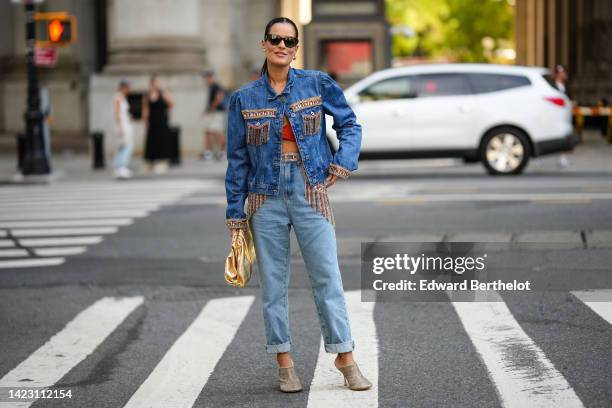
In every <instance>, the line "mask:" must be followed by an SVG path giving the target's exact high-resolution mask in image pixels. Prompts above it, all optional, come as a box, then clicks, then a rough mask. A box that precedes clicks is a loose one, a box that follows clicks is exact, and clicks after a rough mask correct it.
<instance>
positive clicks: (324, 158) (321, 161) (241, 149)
mask: <svg viewBox="0 0 612 408" xmlns="http://www.w3.org/2000/svg"><path fill="white" fill-rule="evenodd" d="M325 114H328V115H331V116H332V117H333V119H334V124H333V128H334V130H335V131H336V134H337V137H338V140H339V148H338V150H337V152H336V154H335V155H332V152H331V149H330V147H329V144H328V142H327V139H326V138H327V136H326V131H325ZM283 115H286V116H287V119H288V120H289V123H290V124H291V128H292V129H293V134H294V135H295V141H296V143H297V146H298V149H299V152H300V156H301V158H302V163H303V164H304V170H305V174H306V176H307V178H308V183H309V184H310V185H311V186H316V185H322V184H323V183H324V182H325V179H326V178H327V176H328V175H329V174H330V173H332V174H335V175H336V176H338V177H340V178H343V179H346V178H347V177H348V176H349V175H350V172H351V171H354V170H357V161H358V158H359V150H360V147H361V126H360V125H359V124H358V123H357V121H356V117H355V114H354V113H353V110H352V109H351V108H350V107H349V105H348V104H347V102H346V99H345V98H344V94H343V92H342V89H341V88H340V87H339V86H338V84H337V83H336V82H335V81H334V80H333V79H332V78H331V77H330V76H329V75H328V74H326V73H324V72H321V71H314V70H301V69H295V68H291V67H290V68H289V74H288V79H287V84H286V86H285V89H284V90H283V91H282V92H281V93H280V94H277V93H276V91H274V89H273V88H272V86H271V85H270V82H269V80H268V76H267V75H266V74H264V75H263V76H262V77H261V78H259V79H257V80H255V81H253V82H250V83H248V84H246V85H244V86H242V87H241V88H240V89H238V90H237V91H235V92H234V93H233V94H232V95H231V97H230V101H229V111H228V126H227V160H228V166H227V172H226V174H225V190H226V195H227V209H226V224H227V225H228V227H230V228H233V227H243V226H244V225H246V219H247V215H246V213H245V211H244V205H245V201H246V198H247V196H248V195H249V193H259V194H265V195H274V196H275V195H277V194H278V191H279V179H280V174H279V173H280V161H281V149H282V141H281V140H282V135H281V132H282V126H283Z"/></svg>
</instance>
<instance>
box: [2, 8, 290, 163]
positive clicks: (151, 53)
mask: <svg viewBox="0 0 612 408" xmlns="http://www.w3.org/2000/svg"><path fill="white" fill-rule="evenodd" d="M299 2H300V0H45V1H44V2H43V3H42V4H39V5H37V11H41V12H44V11H67V12H69V13H70V14H72V15H75V16H76V17H77V19H78V41H77V43H76V44H74V45H70V46H67V47H63V48H61V49H59V58H58V64H57V66H56V67H54V68H39V70H38V71H39V78H40V82H41V86H43V87H45V88H46V89H47V90H48V92H49V96H50V99H51V104H52V124H51V129H52V134H51V145H52V148H54V147H58V146H61V148H62V149H64V148H70V149H73V150H75V151H85V150H87V149H88V146H89V143H90V142H89V140H90V136H89V135H90V134H91V132H93V131H102V132H104V133H105V135H106V141H107V143H105V146H106V150H107V154H109V153H110V150H112V148H113V144H112V140H111V138H112V125H113V120H112V97H113V94H114V92H115V91H116V88H117V84H118V81H119V80H120V79H121V78H126V79H128V80H130V81H131V83H132V92H133V93H134V95H133V96H135V97H136V98H133V100H136V101H137V100H138V96H139V95H141V94H142V93H143V92H145V91H146V89H147V87H148V84H149V78H150V75H151V74H152V73H157V74H158V75H159V78H160V83H161V84H162V86H163V87H164V88H165V89H168V90H170V91H171V92H172V94H173V96H174V99H175V103H176V108H175V109H174V110H173V112H172V114H171V123H172V124H175V125H178V126H180V127H181V148H182V151H183V153H186V154H197V153H198V152H199V151H201V147H202V146H201V145H202V136H201V134H202V120H201V114H202V111H203V110H204V108H205V104H206V102H205V101H206V95H207V92H208V90H207V89H206V87H205V84H204V82H203V80H202V78H201V77H200V72H201V71H202V70H203V69H213V70H215V71H216V72H217V76H218V79H219V81H220V82H221V83H222V85H224V86H225V87H227V88H229V89H233V88H237V87H238V86H240V85H241V84H243V83H245V82H246V81H248V78H249V73H250V71H251V70H252V69H253V68H258V67H261V64H262V62H263V54H262V52H261V49H260V47H259V40H260V39H261V38H262V37H263V29H264V27H265V24H266V22H267V21H268V20H269V19H270V18H272V17H274V16H276V15H279V13H282V12H285V13H296V12H297V11H299ZM289 17H292V18H294V19H297V18H298V17H299V16H297V15H296V16H293V15H289ZM24 30H25V21H24V11H23V6H19V5H15V4H11V2H10V1H6V0H5V1H0V149H2V150H9V149H12V150H14V145H15V134H16V133H17V132H21V131H22V129H23V126H24V125H23V112H24V110H25V96H26V75H25V65H26V64H25V55H24V54H25V32H24ZM296 63H297V64H296V65H299V64H300V63H301V56H300V59H299V60H298V61H296ZM135 124H136V132H135V136H136V154H139V153H140V152H141V151H142V148H143V140H142V139H143V127H142V125H141V124H140V122H139V121H135Z"/></svg>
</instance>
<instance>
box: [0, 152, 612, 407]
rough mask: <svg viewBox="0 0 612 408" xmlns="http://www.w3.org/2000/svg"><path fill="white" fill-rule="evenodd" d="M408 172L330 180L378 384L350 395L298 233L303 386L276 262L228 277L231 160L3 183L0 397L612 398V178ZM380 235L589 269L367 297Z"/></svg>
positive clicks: (112, 400)
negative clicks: (369, 246)
mask: <svg viewBox="0 0 612 408" xmlns="http://www.w3.org/2000/svg"><path fill="white" fill-rule="evenodd" d="M547 160H548V159H547ZM575 160H576V161H579V160H581V157H580V156H578V157H575ZM586 161H587V162H588V160H586ZM402 163H403V162H393V163H387V167H388V169H387V170H388V171H387V172H386V173H385V172H384V169H385V166H386V164H385V163H370V164H367V165H364V172H363V174H356V175H355V177H354V178H351V179H349V180H348V181H346V182H338V183H337V184H336V185H335V186H334V187H332V188H331V189H330V194H331V202H332V206H333V209H334V214H335V217H336V222H337V239H338V255H339V260H340V266H341V270H342V277H343V284H344V287H345V289H346V293H347V303H348V306H349V312H350V317H351V324H352V328H353V334H354V337H355V340H356V349H355V358H356V360H357V361H358V362H359V364H360V367H361V369H362V372H364V374H366V375H367V376H368V377H369V378H370V379H371V380H372V381H373V382H374V384H375V386H374V387H373V389H371V390H369V391H365V392H351V391H349V390H347V389H345V388H343V385H342V377H341V375H340V373H339V372H337V371H334V369H333V365H332V364H333V355H330V354H325V353H324V352H323V351H322V350H321V336H320V329H319V322H318V320H317V313H316V308H315V305H314V303H313V299H312V293H311V291H310V284H309V281H308V276H307V272H306V270H305V268H304V266H303V261H302V259H301V255H300V252H299V247H298V245H297V242H296V241H295V236H294V235H292V260H291V274H292V275H291V281H290V294H289V299H290V322H291V327H292V338H293V339H294V342H295V349H294V354H293V357H294V360H295V363H296V367H297V370H298V373H299V375H300V377H301V380H302V383H303V384H304V387H305V390H304V391H303V392H301V393H297V394H283V393H280V392H278V391H277V387H278V384H277V381H278V380H277V373H276V362H275V359H274V357H273V356H272V355H267V354H266V353H265V350H264V342H265V338H264V331H263V320H262V316H261V300H260V295H259V288H258V285H257V279H256V278H257V275H256V274H258V273H259V272H258V270H257V268H255V270H254V274H255V275H254V277H253V280H252V281H251V282H250V283H249V287H248V288H245V289H233V288H230V287H229V286H228V285H227V284H226V283H225V281H224V280H223V262H224V259H225V256H226V255H227V251H228V249H229V238H228V235H227V233H226V230H225V225H224V223H223V220H224V191H223V184H222V180H221V178H220V177H218V174H219V171H217V173H216V175H213V174H211V173H208V174H207V175H206V176H205V177H194V176H193V174H181V173H179V172H176V173H170V174H167V175H164V176H158V177H155V176H152V175H137V177H135V179H133V180H130V181H127V182H113V181H111V180H108V179H105V178H102V177H96V178H95V179H87V180H84V179H79V178H78V177H74V178H66V179H63V180H60V181H57V182H55V183H52V184H51V185H48V186H40V185H6V186H2V187H0V323H1V324H2V326H1V327H2V330H0V350H1V351H0V357H1V358H0V394H1V393H2V392H4V393H5V394H6V393H7V392H8V390H9V388H14V387H50V386H52V385H53V386H54V388H56V389H64V390H71V392H72V398H70V399H50V398H40V399H38V400H37V401H35V402H32V403H24V404H23V405H16V404H14V403H8V404H5V403H0V406H33V407H124V406H127V407H145V406H146V407H153V406H159V407H175V406H176V407H178V406H197V407H200V406H201V407H235V406H245V407H246V406H248V407H300V406H313V407H314V406H322V407H329V406H334V407H340V406H351V407H358V406H365V407H374V406H381V407H432V406H436V407H497V406H511V407H514V406H516V407H526V406H540V407H548V406H550V407H566V406H567V407H570V406H571V407H574V406H588V407H609V406H612V352H611V351H610V350H611V348H610V344H611V343H610V339H611V338H612V326H611V324H612V321H611V319H612V292H610V291H609V289H612V270H611V267H610V265H611V263H610V262H609V261H610V260H612V217H611V216H610V214H611V213H612V177H610V176H612V171H610V170H609V169H607V168H603V167H594V168H589V167H588V166H587V165H586V164H581V165H582V166H584V167H581V168H578V169H575V170H573V171H557V170H556V169H555V167H554V163H553V162H552V161H550V160H549V161H547V162H546V161H545V162H544V164H541V163H540V166H543V167H540V168H538V167H537V166H534V167H533V169H532V170H531V172H528V173H527V174H525V175H524V176H522V177H518V178H516V177H512V178H497V177H495V178H492V177H488V176H485V175H484V174H483V172H482V170H481V169H480V168H478V167H475V166H470V167H458V166H455V165H452V164H451V165H446V164H445V162H429V167H427V166H424V167H418V166H414V165H413V164H407V165H406V166H402ZM410 163H413V162H410ZM66 168H69V166H68V167H66ZM374 241H380V242H388V241H394V242H425V241H427V242H453V241H470V242H495V243H498V244H503V245H506V246H507V250H506V251H505V252H504V256H508V257H514V258H512V259H514V260H516V262H517V265H518V268H522V269H521V271H522V272H523V273H525V274H527V275H528V274H529V273H530V270H531V271H532V272H533V273H537V271H540V270H542V268H543V269H546V268H548V270H549V271H553V273H554V271H555V270H556V269H555V268H565V269H566V270H571V271H573V272H574V273H575V275H574V276H579V277H580V278H579V279H576V281H575V282H573V283H571V284H570V283H568V285H567V286H568V288H567V290H558V291H552V292H545V293H537V294H526V293H517V292H509V293H499V296H500V298H499V299H498V300H499V301H497V302H448V301H447V302H376V303H372V302H360V291H359V289H360V282H361V279H360V278H361V276H360V272H361V271H360V266H361V262H360V251H361V243H362V242H374ZM551 243H553V244H551ZM543 244H549V245H552V247H551V248H548V249H546V248H542V249H539V248H540V247H538V245H543ZM521 245H522V247H521ZM520 248H522V249H523V250H520ZM525 249H527V250H525ZM529 249H531V250H529ZM530 268H531V269H530ZM574 284H575V287H574V286H572V285H574ZM586 289H593V290H595V292H592V293H591V294H593V293H595V294H597V295H599V296H600V298H598V299H597V300H598V301H593V299H591V298H589V297H588V296H589V294H588V293H586V292H584V291H585V290H586ZM0 398H3V401H8V400H7V399H6V395H4V396H2V397H0ZM3 404H4V405H3ZM30 404H31V405H30Z"/></svg>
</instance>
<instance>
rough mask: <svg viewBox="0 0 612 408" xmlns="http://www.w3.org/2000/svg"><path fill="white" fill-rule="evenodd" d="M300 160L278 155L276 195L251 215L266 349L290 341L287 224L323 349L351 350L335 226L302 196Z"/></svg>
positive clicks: (286, 348) (283, 347) (285, 347)
mask: <svg viewBox="0 0 612 408" xmlns="http://www.w3.org/2000/svg"><path fill="white" fill-rule="evenodd" d="M301 166H302V162H301V161H299V159H298V160H291V161H289V160H282V161H281V165H280V183H279V184H280V185H279V189H280V190H279V194H278V196H267V197H266V200H265V202H264V204H263V205H262V206H261V208H259V209H258V210H257V211H256V212H255V213H254V214H253V215H252V217H251V227H252V231H253V241H254V244H255V252H256V255H257V265H258V268H259V284H260V287H261V290H262V303H263V317H264V323H265V332H266V351H267V352H268V353H281V352H287V351H289V350H290V349H291V346H292V345H293V341H292V338H291V333H290V328H289V296H288V288H289V277H290V268H289V261H290V254H291V252H290V250H289V245H290V236H289V234H290V232H291V227H293V228H294V230H295V235H296V238H297V241H298V244H299V246H300V250H301V252H302V257H303V258H304V262H305V265H306V270H307V272H308V276H309V278H310V284H311V286H312V292H313V295H314V301H315V304H316V307H317V312H318V315H319V323H320V326H321V333H322V334H323V340H324V342H325V351H326V352H328V353H343V352H347V351H352V350H353V349H354V348H355V343H354V341H353V338H352V335H351V329H350V324H349V318H348V313H347V308H346V303H345V298H344V290H343V287H342V276H341V274H340V268H339V266H338V256H337V248H336V235H335V230H334V226H333V225H332V224H331V223H330V222H329V221H328V220H327V219H326V218H325V217H324V216H323V215H321V214H320V213H318V212H316V211H315V210H314V209H313V208H312V207H311V206H310V204H309V203H308V201H307V200H306V198H305V197H304V189H305V187H304V175H303V173H302V169H301Z"/></svg>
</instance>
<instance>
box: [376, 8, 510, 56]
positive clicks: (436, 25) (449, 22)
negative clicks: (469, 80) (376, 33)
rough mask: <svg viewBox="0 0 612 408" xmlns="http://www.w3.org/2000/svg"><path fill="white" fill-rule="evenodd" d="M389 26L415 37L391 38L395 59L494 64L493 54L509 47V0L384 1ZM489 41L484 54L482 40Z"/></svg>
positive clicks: (399, 35)
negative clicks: (489, 47)
mask: <svg viewBox="0 0 612 408" xmlns="http://www.w3.org/2000/svg"><path fill="white" fill-rule="evenodd" d="M385 5H386V14H387V20H388V21H389V23H390V24H391V25H392V26H407V27H409V28H410V29H412V30H413V31H414V32H415V34H416V35H415V36H413V37H410V38H407V37H405V36H403V35H401V34H395V35H393V49H392V52H393V55H394V56H424V57H432V58H435V57H447V58H449V59H453V60H454V59H456V60H459V61H465V62H478V61H480V62H485V61H492V60H495V50H496V49H498V48H502V47H507V46H508V45H509V44H512V38H513V19H514V16H513V7H512V5H510V0H477V1H476V0H385ZM485 37H490V39H492V41H489V42H490V43H491V46H492V47H491V49H489V50H485V48H484V47H483V38H485Z"/></svg>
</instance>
